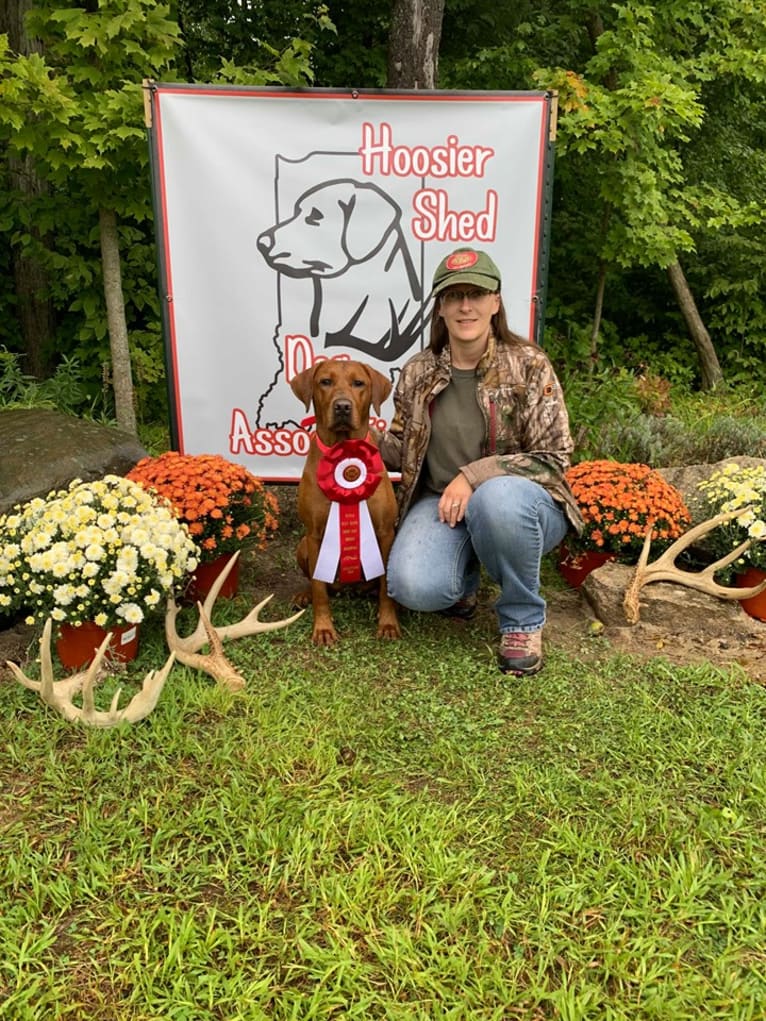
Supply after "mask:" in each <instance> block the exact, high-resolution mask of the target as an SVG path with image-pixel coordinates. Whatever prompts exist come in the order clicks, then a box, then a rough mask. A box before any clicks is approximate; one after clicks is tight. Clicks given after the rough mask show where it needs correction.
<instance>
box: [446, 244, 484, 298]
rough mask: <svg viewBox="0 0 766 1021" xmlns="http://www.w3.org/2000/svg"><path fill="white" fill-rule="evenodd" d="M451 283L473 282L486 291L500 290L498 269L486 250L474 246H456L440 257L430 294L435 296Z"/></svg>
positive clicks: (475, 285)
mask: <svg viewBox="0 0 766 1021" xmlns="http://www.w3.org/2000/svg"><path fill="white" fill-rule="evenodd" d="M452 284H473V285H474V287H484V288H485V289H486V290H488V291H499V290H500V270H499V269H498V268H497V266H496V265H495V264H494V262H493V261H492V260H491V259H490V257H489V256H488V255H487V253H486V252H479V251H477V250H476V249H475V248H458V249H457V251H455V252H453V253H452V254H451V255H448V256H447V257H446V259H442V261H441V262H440V263H439V265H438V266H437V267H436V272H435V273H434V285H433V290H432V291H431V296H432V297H434V298H435V297H436V295H437V294H439V293H441V291H443V290H444V289H445V287H451V286H452Z"/></svg>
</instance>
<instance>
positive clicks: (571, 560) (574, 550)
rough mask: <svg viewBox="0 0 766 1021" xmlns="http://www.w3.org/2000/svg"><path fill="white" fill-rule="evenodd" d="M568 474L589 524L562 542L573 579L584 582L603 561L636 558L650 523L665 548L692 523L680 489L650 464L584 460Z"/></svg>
mask: <svg viewBox="0 0 766 1021" xmlns="http://www.w3.org/2000/svg"><path fill="white" fill-rule="evenodd" d="M566 478H567V481H568V483H569V485H570V487H571V489H572V493H573V494H574V497H575V499H576V500H577V503H578V505H579V507H580V513H581V515H582V518H583V521H584V524H585V527H584V529H583V532H582V534H581V535H580V536H574V537H567V540H566V544H565V545H564V546H563V547H562V556H561V559H560V561H559V567H560V569H561V572H562V574H563V575H564V577H566V578H567V580H568V581H570V583H571V584H574V585H579V584H581V583H582V581H583V580H584V578H585V577H586V576H587V574H588V573H589V572H590V571H591V570H593V568H594V567H597V566H598V565H599V563H603V562H604V560H609V559H618V560H622V561H625V562H627V563H635V561H636V560H637V559H638V556H639V554H640V552H641V548H642V546H643V544H644V539H645V537H646V533H647V530H648V528H649V526H650V525H651V526H652V527H653V540H652V541H653V544H654V543H656V544H657V546H658V547H660V548H662V547H663V546H668V545H669V544H670V543H671V542H672V541H673V540H674V539H677V538H678V537H679V536H680V535H681V534H682V533H683V532H684V531H685V530H686V528H688V526H689V524H690V522H691V515H690V513H689V510H688V508H687V506H686V504H685V503H684V500H683V497H682V496H681V494H680V493H679V491H678V490H677V489H676V488H675V487H674V486H672V485H671V484H670V483H669V482H667V481H666V480H665V479H664V478H663V477H662V475H660V473H659V472H658V471H657V470H656V469H653V468H650V467H649V466H648V465H646V464H632V463H631V464H623V463H621V462H619V461H608V460H600V461H582V462H580V463H579V464H576V465H573V466H572V467H571V468H569V469H568V470H567V473H566Z"/></svg>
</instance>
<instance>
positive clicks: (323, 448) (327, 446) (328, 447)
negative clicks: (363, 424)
mask: <svg viewBox="0 0 766 1021" xmlns="http://www.w3.org/2000/svg"><path fill="white" fill-rule="evenodd" d="M314 442H315V443H316V445H317V446H318V447H319V449H320V450H321V451H322V453H323V454H327V453H329V452H330V451H331V450H332V449H333V447H337V446H338V445H339V444H340V443H349V442H350V443H371V442H372V436H370V434H369V433H367V435H366V436H365V437H364V439H363V440H338V442H337V443H329V444H328V443H323V442H322V440H320V439H319V433H314Z"/></svg>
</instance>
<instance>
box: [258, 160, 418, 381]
mask: <svg viewBox="0 0 766 1021" xmlns="http://www.w3.org/2000/svg"><path fill="white" fill-rule="evenodd" d="M401 218H402V210H401V208H400V207H399V205H398V204H397V203H396V202H395V201H394V200H393V199H392V198H391V197H390V196H389V195H387V194H386V193H385V192H384V191H383V190H382V189H381V188H379V187H378V186H377V185H375V184H372V183H371V182H368V181H365V182H361V181H355V180H352V179H351V178H341V179H337V180H330V181H324V182H322V183H321V184H317V185H314V186H313V187H311V188H308V189H307V190H305V191H304V192H303V193H302V194H301V195H300V196H299V197H298V198H297V200H296V201H295V204H294V208H293V210H292V213H291V214H290V215H289V216H287V217H285V218H284V219H280V220H279V221H278V222H277V223H275V224H273V225H272V226H271V227H269V228H268V229H267V230H264V231H263V232H262V233H261V234H260V235H259V237H258V241H257V246H258V250H259V252H260V253H261V255H262V256H263V258H264V259H265V260H266V262H267V264H268V265H269V266H270V267H271V268H272V269H273V270H275V272H277V273H279V274H281V275H283V276H285V277H289V278H291V279H295V280H306V281H307V284H308V285H309V286H310V287H311V295H310V300H311V311H310V314H309V322H308V323H305V324H304V323H292V322H291V323H289V324H287V325H289V329H290V331H291V332H296V333H299V332H305V333H307V334H308V335H309V336H310V337H311V338H312V339H315V340H316V341H318V343H319V345H320V346H321V347H323V348H329V347H346V348H351V349H354V350H357V351H363V352H365V353H366V354H368V355H370V356H372V357H375V358H377V359H379V360H380V361H389V362H391V361H397V360H398V359H399V358H400V357H401V356H402V355H403V354H405V353H406V352H407V351H408V350H409V349H410V348H411V347H412V345H413V344H414V343H415V342H416V340H417V339H418V338H419V337H420V334H421V330H422V326H423V312H424V307H425V303H424V302H423V288H422V285H421V282H420V280H419V278H418V275H417V273H416V271H415V265H414V262H413V259H412V256H411V255H410V252H409V249H408V247H407V242H406V239H405V236H404V233H403V231H402V226H401Z"/></svg>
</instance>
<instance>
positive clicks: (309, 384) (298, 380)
mask: <svg viewBox="0 0 766 1021" xmlns="http://www.w3.org/2000/svg"><path fill="white" fill-rule="evenodd" d="M315 370H316V365H310V366H309V368H308V369H304V370H303V372H299V373H298V375H297V376H293V378H292V379H291V380H290V387H291V389H292V391H293V393H294V394H295V396H296V397H297V398H298V400H299V401H303V403H304V404H305V406H306V411H308V409H309V408H310V407H311V398H312V396H313V393H314V372H315Z"/></svg>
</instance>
